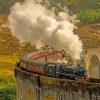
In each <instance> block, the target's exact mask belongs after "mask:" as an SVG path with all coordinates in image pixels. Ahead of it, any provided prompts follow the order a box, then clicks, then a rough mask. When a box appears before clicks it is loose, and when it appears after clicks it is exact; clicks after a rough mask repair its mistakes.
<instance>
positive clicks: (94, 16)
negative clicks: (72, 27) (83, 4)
mask: <svg viewBox="0 0 100 100" xmlns="http://www.w3.org/2000/svg"><path fill="white" fill-rule="evenodd" d="M77 15H78V18H79V19H80V21H81V22H84V23H91V24H92V23H97V22H100V10H99V9H96V10H94V9H85V10H82V11H80V12H78V13H77Z"/></svg>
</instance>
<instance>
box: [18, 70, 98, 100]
mask: <svg viewBox="0 0 100 100" xmlns="http://www.w3.org/2000/svg"><path fill="white" fill-rule="evenodd" d="M16 73H17V74H16V79H17V100H100V83H89V82H87V83H82V82H77V81H71V80H65V79H59V78H52V77H47V76H41V75H40V76H38V75H36V74H33V73H28V72H25V71H22V70H20V69H16Z"/></svg>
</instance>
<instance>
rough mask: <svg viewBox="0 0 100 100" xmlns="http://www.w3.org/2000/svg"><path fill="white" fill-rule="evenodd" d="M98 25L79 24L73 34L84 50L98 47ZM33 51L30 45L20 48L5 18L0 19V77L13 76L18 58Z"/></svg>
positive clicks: (99, 40)
mask: <svg viewBox="0 0 100 100" xmlns="http://www.w3.org/2000/svg"><path fill="white" fill-rule="evenodd" d="M99 28H100V24H91V25H87V24H83V25H82V24H81V25H79V26H78V29H77V30H75V33H76V34H78V35H79V37H80V39H81V40H82V42H83V44H84V48H97V47H100V29H99ZM32 50H34V47H32V46H31V45H30V43H25V44H24V46H21V45H20V43H19V41H18V40H17V39H16V37H14V36H12V35H11V32H10V30H9V28H8V27H7V16H1V17H0V70H1V71H0V75H3V76H4V75H13V70H14V66H15V64H16V62H17V61H18V60H19V58H20V56H21V55H22V54H23V53H25V52H28V51H32Z"/></svg>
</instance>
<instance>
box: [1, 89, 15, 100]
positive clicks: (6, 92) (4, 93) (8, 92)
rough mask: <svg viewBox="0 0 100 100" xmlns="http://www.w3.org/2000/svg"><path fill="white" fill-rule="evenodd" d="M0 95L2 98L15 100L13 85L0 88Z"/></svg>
mask: <svg viewBox="0 0 100 100" xmlns="http://www.w3.org/2000/svg"><path fill="white" fill-rule="evenodd" d="M0 97H1V98H2V100H16V90H15V87H9V88H5V89H2V90H0Z"/></svg>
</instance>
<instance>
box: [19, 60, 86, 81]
mask: <svg viewBox="0 0 100 100" xmlns="http://www.w3.org/2000/svg"><path fill="white" fill-rule="evenodd" d="M17 67H20V69H22V70H25V71H28V72H31V73H35V74H39V75H45V76H49V77H56V78H65V79H70V80H83V79H85V80H86V79H87V75H86V71H85V68H84V67H80V66H78V67H72V66H70V65H68V64H60V63H52V62H45V63H42V62H36V61H27V60H26V61H25V60H23V59H22V60H21V61H20V62H19V63H18V64H17Z"/></svg>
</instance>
